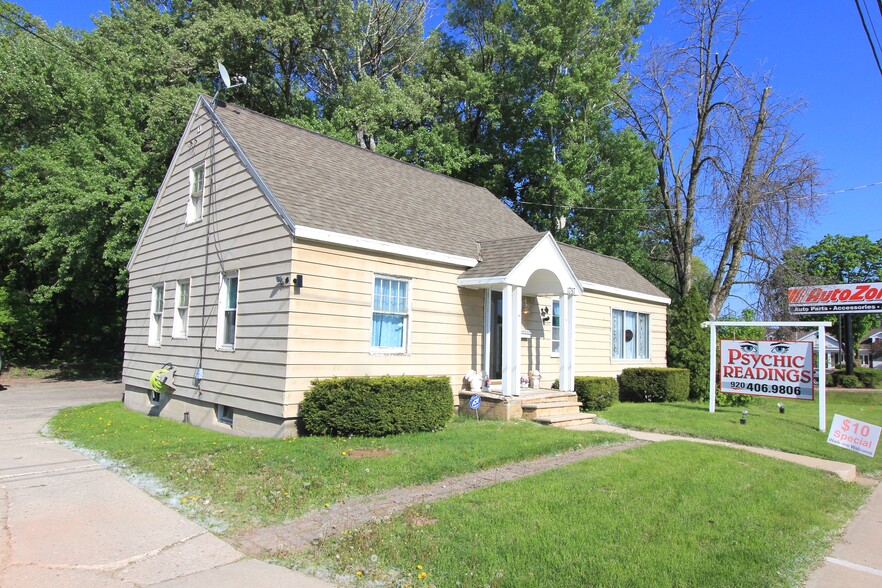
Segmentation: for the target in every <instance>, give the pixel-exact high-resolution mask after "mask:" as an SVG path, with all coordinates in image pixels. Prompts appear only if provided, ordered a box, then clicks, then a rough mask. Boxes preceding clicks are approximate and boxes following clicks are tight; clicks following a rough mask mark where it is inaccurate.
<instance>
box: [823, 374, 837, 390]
mask: <svg viewBox="0 0 882 588" xmlns="http://www.w3.org/2000/svg"><path fill="white" fill-rule="evenodd" d="M824 385H825V386H827V387H828V388H832V387H833V386H835V385H836V384H835V382H834V381H833V374H827V375H826V376H824Z"/></svg>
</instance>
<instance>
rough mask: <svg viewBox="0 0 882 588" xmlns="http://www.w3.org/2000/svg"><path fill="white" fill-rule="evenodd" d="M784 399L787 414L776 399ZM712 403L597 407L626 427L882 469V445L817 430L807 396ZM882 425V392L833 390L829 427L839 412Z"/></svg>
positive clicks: (601, 414) (815, 406) (604, 416)
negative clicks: (867, 450)
mask: <svg viewBox="0 0 882 588" xmlns="http://www.w3.org/2000/svg"><path fill="white" fill-rule="evenodd" d="M778 402H782V403H783V404H784V410H785V412H784V414H780V413H779V412H778V407H777V406H776V404H777V403H778ZM707 409H708V405H707V403H706V402H705V403H698V402H672V403H663V404H662V403H652V404H647V403H632V402H622V403H616V404H614V405H612V406H611V407H610V408H609V409H607V410H605V411H603V412H599V413H597V415H598V417H600V418H602V419H605V420H607V421H609V422H610V423H613V424H619V425H622V426H625V427H629V428H634V429H642V430H646V431H658V432H662V433H671V434H680V435H691V436H695V437H706V438H709V439H722V440H726V441H732V442H735V443H741V444H744V445H755V446H760V447H768V448H771V449H780V450H782V451H788V452H790V453H799V454H802V455H810V456H813V457H820V458H823V459H830V460H834V461H841V462H846V463H852V464H854V465H855V466H857V468H858V471H860V472H861V473H863V474H867V475H874V476H878V475H879V474H880V473H882V451H878V452H877V453H876V456H875V457H873V458H870V457H866V456H864V455H861V454H859V453H855V452H853V451H849V450H847V449H843V448H841V447H837V446H835V445H830V444H829V443H827V433H822V432H820V431H819V430H818V403H817V401H815V402H809V401H805V400H783V401H779V400H778V399H772V398H755V399H754V400H753V401H752V402H751V403H750V404H749V405H748V406H746V407H723V408H717V411H716V413H714V414H711V413H709V412H708V410H707ZM745 409H746V410H747V411H748V415H747V424H746V425H741V424H739V419H740V418H741V412H742V410H745ZM837 413H838V414H841V415H844V416H848V417H852V418H855V419H859V420H862V421H865V422H869V423H873V424H877V425H882V393H873V392H868V393H859V392H829V393H828V394H827V427H828V431H829V427H830V423H831V422H832V420H833V415H834V414H837Z"/></svg>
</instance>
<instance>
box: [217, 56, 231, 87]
mask: <svg viewBox="0 0 882 588" xmlns="http://www.w3.org/2000/svg"><path fill="white" fill-rule="evenodd" d="M217 69H218V70H220V76H221V80H222V81H223V83H224V88H229V87H230V74H229V72H227V68H225V67H224V64H223V63H221V62H220V61H218V62H217Z"/></svg>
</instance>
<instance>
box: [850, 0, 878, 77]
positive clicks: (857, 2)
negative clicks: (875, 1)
mask: <svg viewBox="0 0 882 588" xmlns="http://www.w3.org/2000/svg"><path fill="white" fill-rule="evenodd" d="M854 5H855V6H856V7H857V10H858V14H859V15H860V17H861V25H863V27H864V33H866V35H867V41H869V42H870V49H872V51H873V58H874V59H875V60H876V67H877V68H879V73H880V74H882V63H880V61H879V53H878V51H876V45H875V44H873V36H872V35H871V34H870V29H869V27H868V26H867V19H866V18H865V17H864V11H863V10H861V0H854ZM880 10H882V7H880ZM871 24H872V23H871Z"/></svg>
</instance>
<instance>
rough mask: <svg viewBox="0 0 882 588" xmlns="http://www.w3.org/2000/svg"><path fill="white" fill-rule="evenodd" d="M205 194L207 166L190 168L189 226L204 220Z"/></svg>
mask: <svg viewBox="0 0 882 588" xmlns="http://www.w3.org/2000/svg"><path fill="white" fill-rule="evenodd" d="M204 194H205V164H201V165H198V166H196V167H193V168H190V196H189V198H187V224H188V225H189V224H190V223H195V222H198V221H200V220H202V207H203V204H204Z"/></svg>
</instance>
